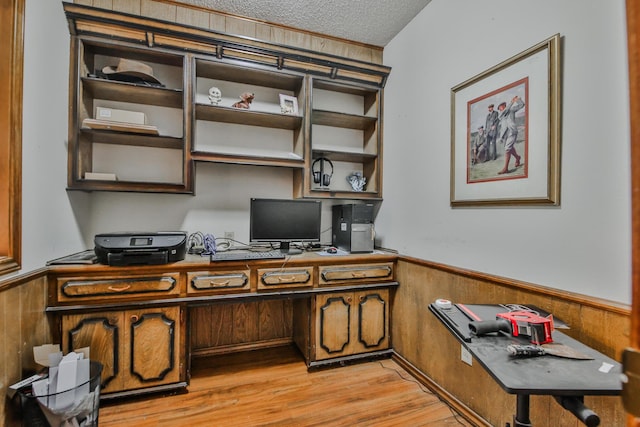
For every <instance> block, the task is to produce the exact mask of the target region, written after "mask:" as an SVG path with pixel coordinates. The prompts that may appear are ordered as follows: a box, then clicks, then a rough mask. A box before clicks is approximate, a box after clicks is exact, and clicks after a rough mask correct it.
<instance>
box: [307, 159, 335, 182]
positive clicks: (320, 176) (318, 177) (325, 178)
mask: <svg viewBox="0 0 640 427" xmlns="http://www.w3.org/2000/svg"><path fill="white" fill-rule="evenodd" d="M317 163H320V167H319V169H318V170H316V164H317ZM325 163H327V164H328V165H329V166H331V172H330V173H324V171H325V168H324V164H325ZM311 173H312V174H313V182H315V183H316V184H320V185H321V186H323V187H328V186H329V184H330V183H331V177H332V176H333V163H331V160H329V159H327V158H326V157H318V158H317V159H315V160H314V161H313V163H312V164H311Z"/></svg>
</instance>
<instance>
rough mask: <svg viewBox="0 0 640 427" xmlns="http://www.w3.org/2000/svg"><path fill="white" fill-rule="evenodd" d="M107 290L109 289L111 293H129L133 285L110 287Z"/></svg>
mask: <svg viewBox="0 0 640 427" xmlns="http://www.w3.org/2000/svg"><path fill="white" fill-rule="evenodd" d="M107 289H109V290H110V291H111V292H124V291H128V290H129V289H131V285H126V286H109V287H108V288H107Z"/></svg>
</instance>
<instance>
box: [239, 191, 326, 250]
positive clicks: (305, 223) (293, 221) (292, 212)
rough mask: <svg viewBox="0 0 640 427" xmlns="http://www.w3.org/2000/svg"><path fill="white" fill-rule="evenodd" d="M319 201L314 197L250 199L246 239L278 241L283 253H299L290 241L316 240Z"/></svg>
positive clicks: (319, 213) (320, 206)
mask: <svg viewBox="0 0 640 427" xmlns="http://www.w3.org/2000/svg"><path fill="white" fill-rule="evenodd" d="M321 212H322V203H321V202H320V201H317V200H286V199H255V198H253V199H251V208H250V211H249V223H250V227H249V240H251V242H252V243H255V242H278V243H280V251H281V252H283V253H286V254H294V253H300V252H301V251H299V250H295V249H291V248H290V244H291V242H319V241H320V216H321Z"/></svg>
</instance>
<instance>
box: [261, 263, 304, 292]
mask: <svg viewBox="0 0 640 427" xmlns="http://www.w3.org/2000/svg"><path fill="white" fill-rule="evenodd" d="M312 277H313V267H301V268H260V269H258V290H265V289H280V288H306V287H311V286H313V281H312V280H311V278H312Z"/></svg>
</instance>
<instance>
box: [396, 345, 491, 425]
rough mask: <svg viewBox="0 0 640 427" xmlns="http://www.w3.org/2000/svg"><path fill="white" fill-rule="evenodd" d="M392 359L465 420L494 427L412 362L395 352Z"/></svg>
mask: <svg viewBox="0 0 640 427" xmlns="http://www.w3.org/2000/svg"><path fill="white" fill-rule="evenodd" d="M391 358H392V359H393V361H394V362H396V363H397V364H398V365H400V366H401V367H402V368H403V369H404V370H405V371H407V372H408V373H409V374H411V376H413V377H414V378H415V379H416V380H418V381H419V382H420V384H422V385H424V386H425V387H427V388H428V389H429V390H431V391H432V392H433V393H434V394H436V395H437V396H438V397H439V398H440V399H442V400H443V401H444V402H445V403H447V405H449V406H451V408H452V409H453V410H454V411H456V412H457V413H458V414H460V416H461V417H463V418H464V419H465V420H467V421H468V422H470V423H471V424H473V425H474V426H476V427H492V425H491V424H490V423H488V422H487V421H486V420H485V419H484V418H482V417H481V416H480V415H479V414H478V413H476V412H475V411H473V410H472V409H471V408H469V407H468V406H467V405H465V404H464V403H462V402H461V401H460V400H458V399H457V398H456V397H455V396H454V395H452V394H451V393H449V392H448V391H447V390H445V389H444V388H442V387H440V385H439V384H437V383H436V382H434V381H433V380H432V379H431V378H429V377H428V376H426V375H425V374H424V373H423V372H422V371H420V370H419V369H418V368H417V367H415V366H414V365H413V364H412V363H411V362H409V361H408V360H407V359H405V358H404V357H402V356H401V355H399V354H398V353H396V352H395V351H394V352H393V354H392V356H391Z"/></svg>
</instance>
